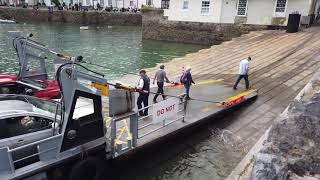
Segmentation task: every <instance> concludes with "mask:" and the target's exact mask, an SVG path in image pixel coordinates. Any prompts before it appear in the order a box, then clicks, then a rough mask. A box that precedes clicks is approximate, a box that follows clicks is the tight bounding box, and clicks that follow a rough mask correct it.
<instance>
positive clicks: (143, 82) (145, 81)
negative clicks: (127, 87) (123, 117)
mask: <svg viewBox="0 0 320 180" xmlns="http://www.w3.org/2000/svg"><path fill="white" fill-rule="evenodd" d="M139 74H140V77H141V78H140V80H139V84H138V88H137V89H138V92H139V97H138V100H137V105H138V109H141V108H142V103H143V106H144V107H147V106H148V104H149V103H148V101H149V92H150V79H149V77H148V76H147V72H146V71H145V70H141V71H140V72H139ZM139 115H140V116H147V115H148V108H146V109H144V110H141V111H139Z"/></svg>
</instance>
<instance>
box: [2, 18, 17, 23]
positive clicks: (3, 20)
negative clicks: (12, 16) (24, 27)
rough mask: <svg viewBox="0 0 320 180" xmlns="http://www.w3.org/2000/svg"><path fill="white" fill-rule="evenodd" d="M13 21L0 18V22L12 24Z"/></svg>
mask: <svg viewBox="0 0 320 180" xmlns="http://www.w3.org/2000/svg"><path fill="white" fill-rule="evenodd" d="M14 23H16V22H15V21H12V20H7V19H0V24H14Z"/></svg>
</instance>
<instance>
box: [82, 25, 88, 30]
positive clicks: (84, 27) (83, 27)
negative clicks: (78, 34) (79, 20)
mask: <svg viewBox="0 0 320 180" xmlns="http://www.w3.org/2000/svg"><path fill="white" fill-rule="evenodd" d="M80 30H89V26H80Z"/></svg>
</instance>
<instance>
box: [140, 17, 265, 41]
mask: <svg viewBox="0 0 320 180" xmlns="http://www.w3.org/2000/svg"><path fill="white" fill-rule="evenodd" d="M142 19H143V20H142V35H143V38H144V39H154V40H164V41H173V42H182V43H196V44H205V45H213V44H219V43H221V42H223V41H228V40H231V39H232V38H234V37H238V36H240V35H241V34H245V33H248V32H250V31H255V30H264V29H267V28H268V26H264V25H248V24H216V23H200V22H182V21H168V20H167V19H166V18H164V17H163V16H162V11H153V12H149V13H146V14H143V18H142Z"/></svg>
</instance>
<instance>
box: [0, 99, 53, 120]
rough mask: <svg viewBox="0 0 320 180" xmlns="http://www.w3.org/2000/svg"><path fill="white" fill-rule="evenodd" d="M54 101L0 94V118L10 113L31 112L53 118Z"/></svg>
mask: <svg viewBox="0 0 320 180" xmlns="http://www.w3.org/2000/svg"><path fill="white" fill-rule="evenodd" d="M55 108H56V103H54V102H52V101H46V100H42V99H39V98H35V97H31V96H24V95H0V118H1V117H4V116H8V115H12V114H21V113H33V114H38V115H39V116H47V117H51V118H54V116H55V113H54V112H55Z"/></svg>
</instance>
